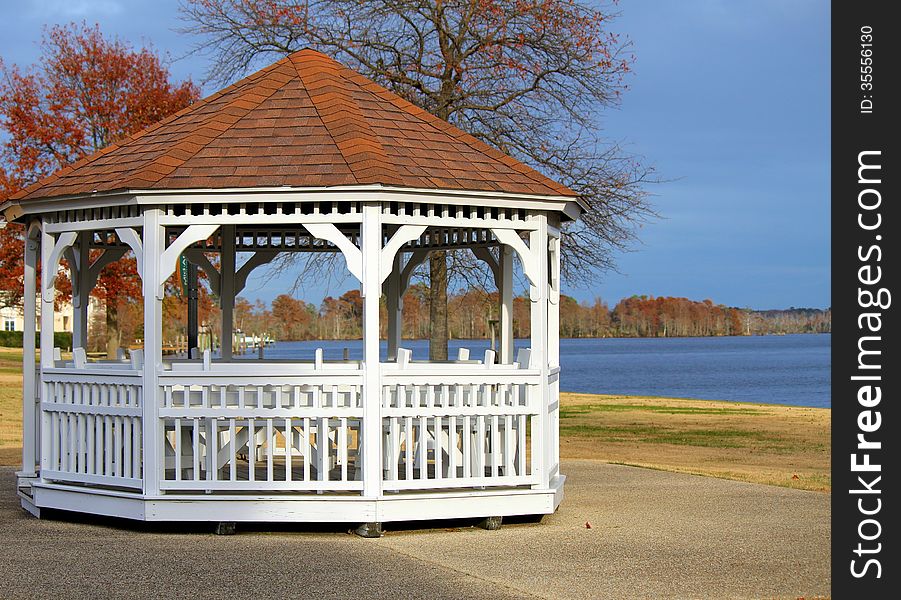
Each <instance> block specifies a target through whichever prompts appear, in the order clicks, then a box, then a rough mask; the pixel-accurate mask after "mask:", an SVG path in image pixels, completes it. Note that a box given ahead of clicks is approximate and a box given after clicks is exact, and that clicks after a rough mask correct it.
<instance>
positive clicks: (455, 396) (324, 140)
mask: <svg viewBox="0 0 901 600" xmlns="http://www.w3.org/2000/svg"><path fill="white" fill-rule="evenodd" d="M0 210H2V211H3V213H4V214H5V216H6V218H7V220H10V221H18V222H20V223H23V224H25V225H26V228H27V241H26V247H25V264H26V268H25V323H26V331H25V337H24V347H25V358H24V363H25V370H24V385H23V396H24V447H23V464H22V470H21V471H20V472H19V473H18V478H17V485H18V490H19V496H20V498H21V502H22V506H23V507H24V508H26V509H27V510H29V511H31V512H32V513H33V514H35V515H37V516H40V513H41V509H44V508H53V509H63V510H70V511H80V512H86V513H94V514H100V515H111V516H116V517H125V518H130V519H139V520H148V521H214V522H220V523H230V522H240V521H306V522H316V521H329V522H334V521H346V522H352V523H359V524H369V525H368V527H366V526H364V527H363V529H362V531H363V532H364V533H365V532H370V533H372V532H377V531H378V530H379V525H378V524H380V523H382V522H389V521H406V520H418V519H436V518H442V519H443V518H458V517H461V518H462V517H466V518H472V517H503V516H507V515H539V514H547V513H551V512H553V511H554V510H555V509H556V507H557V506H558V504H559V503H560V501H561V498H562V494H563V481H564V477H563V475H561V473H560V470H559V453H558V446H559V442H558V415H559V404H558V377H559V370H560V367H559V354H558V321H559V315H558V299H559V272H560V256H559V251H560V227H561V223H563V222H565V221H567V220H572V219H576V218H577V217H578V215H579V214H580V211H581V205H580V204H579V201H578V199H577V198H576V196H575V194H574V193H573V192H572V191H570V190H569V189H567V188H566V187H564V186H562V185H559V184H557V183H555V182H553V181H551V180H549V179H547V178H546V177H544V176H542V175H540V174H539V173H537V172H535V171H534V170H532V169H530V168H529V167H527V166H525V165H523V164H521V163H519V162H518V161H516V160H514V159H512V158H510V157H508V156H506V155H504V154H502V153H500V152H498V151H496V150H494V149H492V148H490V147H489V146H487V145H485V144H483V143H481V142H479V141H478V140H476V139H475V138H473V137H471V136H469V135H467V134H464V133H463V132H461V131H460V130H458V129H456V128H454V127H453V126H451V125H449V124H447V123H446V122H444V121H441V120H439V119H437V118H435V117H433V116H432V115H430V114H428V113H427V112H425V111H423V110H421V109H418V108H416V107H415V106H414V105H412V104H410V103H408V102H406V101H404V100H402V99H401V98H399V97H397V96H396V95H394V94H392V93H390V92H388V91H386V90H385V89H383V88H381V87H379V86H378V85H376V84H374V83H373V82H371V81H369V80H367V79H366V78H364V77H362V76H361V75H359V74H358V73H356V72H354V71H352V70H350V69H348V68H346V67H344V66H342V65H340V64H338V63H336V62H334V61H333V60H332V59H330V58H328V57H326V56H324V55H322V54H319V53H317V52H314V51H310V50H302V51H300V52H297V53H295V54H293V55H291V56H289V57H287V58H285V59H283V60H281V61H279V62H277V63H275V64H273V65H271V66H269V67H267V68H266V69H263V70H262V71H260V72H258V73H256V74H254V75H251V76H250V77H248V78H246V79H244V80H242V81H240V82H238V83H236V84H234V85H232V86H230V87H228V88H226V89H225V90H222V91H220V92H219V93H217V94H215V95H213V96H211V97H209V98H207V99H205V100H203V101H202V102H199V103H197V104H195V105H194V106H192V107H190V108H188V109H186V110H184V111H182V112H180V113H178V114H176V115H174V116H172V117H170V118H168V119H166V120H165V121H163V122H162V123H160V124H158V125H156V126H154V127H151V128H150V129H148V130H145V131H142V132H140V133H138V134H136V135H134V136H132V137H131V138H129V139H127V140H125V141H123V142H121V143H120V144H117V145H114V146H111V147H109V148H107V149H105V150H104V151H102V152H100V153H98V154H95V155H93V156H91V157H88V158H86V159H84V160H82V161H80V162H79V163H76V164H75V165H73V166H72V167H70V168H67V169H65V170H63V171H61V172H60V173H57V174H55V175H53V176H52V177H49V178H48V179H45V180H43V181H41V182H39V183H37V184H35V185H33V186H31V187H29V188H27V189H26V190H24V191H23V192H21V193H19V194H17V195H15V196H13V197H12V198H10V199H9V200H8V201H7V202H5V203H4V204H3V205H2V206H0ZM467 248H468V249H471V250H472V252H473V253H474V254H475V256H476V257H478V258H480V259H481V260H484V261H486V262H487V263H488V265H489V266H490V269H491V271H492V272H493V273H494V278H495V282H496V284H497V287H498V290H499V291H500V298H501V300H500V305H501V306H500V327H499V328H500V340H499V348H498V351H497V353H496V354H495V353H494V352H492V351H488V352H486V353H485V355H484V356H479V357H469V356H467V355H466V353H461V354H460V355H458V356H457V357H455V359H454V360H449V361H446V362H428V361H414V360H411V357H410V352H409V350H406V349H405V348H404V347H403V342H402V340H401V318H400V317H401V310H402V302H401V297H402V295H403V292H404V290H405V289H406V287H407V285H408V283H409V281H410V277H411V274H412V272H413V270H414V269H415V267H416V266H417V265H419V264H421V263H422V262H423V261H424V260H426V259H427V257H428V256H429V253H430V252H431V251H433V250H442V249H448V250H456V249H467ZM98 251H99V252H98ZM128 252H132V253H133V254H134V255H135V256H136V257H137V264H138V270H139V273H140V275H141V278H142V281H143V295H144V311H145V312H144V348H143V351H132V352H131V353H130V356H128V357H127V358H123V359H122V360H120V361H108V360H96V361H95V360H89V359H87V358H86V356H85V352H84V347H85V346H86V336H87V333H86V332H87V322H86V321H87V319H86V306H87V298H88V294H90V292H91V289H92V287H93V285H94V282H95V281H96V279H97V276H98V273H99V271H100V269H102V268H103V267H104V266H105V265H107V264H109V263H110V262H112V261H115V260H118V259H120V258H122V257H123V256H124V255H125V254H126V253H128ZM283 252H333V253H340V254H341V255H343V259H344V260H345V261H346V265H347V270H348V271H349V272H350V274H351V275H352V276H353V277H354V278H356V279H357V280H359V284H360V288H361V291H362V295H363V297H364V316H363V331H364V339H363V359H362V360H344V361H324V360H323V359H322V355H321V353H320V352H318V351H317V352H316V354H315V355H314V356H311V357H309V360H292V361H278V360H246V359H245V360H236V359H235V358H234V357H233V356H232V348H231V339H232V336H231V335H229V332H230V331H231V330H232V322H233V318H232V311H233V306H234V299H235V297H236V295H237V294H238V293H239V292H240V291H241V290H242V289H243V287H244V285H245V282H246V281H247V277H248V274H249V273H250V272H251V271H252V270H253V269H254V268H256V267H257V266H260V265H263V264H265V263H267V262H269V261H271V260H272V259H273V258H274V257H275V256H276V255H278V254H279V253H283ZM211 253H215V254H218V257H219V260H218V261H216V260H213V261H210V260H209V256H210V255H211ZM183 254H184V255H185V256H186V257H187V259H188V260H190V261H191V262H193V263H195V264H197V265H198V266H199V267H200V268H202V269H204V270H205V271H206V273H207V275H208V279H209V281H210V285H211V287H212V289H213V291H214V292H215V293H216V295H217V296H218V297H219V298H220V302H221V309H222V332H223V335H222V347H221V353H220V355H217V356H214V357H212V358H211V357H210V356H209V354H204V355H203V356H201V357H197V356H195V357H193V358H171V359H170V358H169V357H168V356H167V357H165V358H164V356H163V355H162V351H161V344H162V342H161V321H162V313H161V306H162V298H163V295H164V283H165V282H166V281H167V280H168V279H169V277H170V276H171V275H172V274H173V272H174V270H175V269H176V266H177V263H178V261H179V257H180V256H181V255H183ZM239 255H240V256H245V257H249V258H246V260H244V261H243V264H238V258H237V257H238V256H239ZM514 256H515V257H516V263H517V264H518V265H519V267H517V268H521V270H522V275H523V276H524V278H525V279H526V280H527V281H528V283H529V287H530V296H529V297H530V300H531V339H530V340H529V344H528V349H525V350H520V351H519V352H518V353H517V355H516V356H514V346H513V326H512V308H513V291H514V290H513V285H514V277H513V273H514ZM62 258H66V259H67V263H68V265H69V269H70V276H71V279H72V283H73V304H74V306H75V331H74V336H73V346H74V348H73V356H72V359H71V360H62V359H61V356H60V354H59V352H58V351H55V349H54V348H53V310H54V309H53V301H54V296H55V293H56V292H55V287H54V284H55V279H56V276H57V273H58V271H59V268H60V267H59V265H60V260H61V259H62ZM39 261H40V264H41V265H42V277H41V280H40V281H38V279H37V275H36V274H37V267H38V263H39ZM217 262H218V265H215V263H217ZM383 293H384V294H386V296H387V302H388V332H389V333H388V347H389V350H388V358H387V360H386V361H385V362H381V361H380V359H379V300H380V297H381V296H382V294H383ZM37 301H40V302H41V311H40V322H41V329H40V349H41V353H40V365H39V367H38V368H37V369H36V368H35V353H34V350H33V348H34V347H35V343H34V342H35V335H36V332H35V329H34V323H35V315H36V302H37ZM495 521H496V520H495Z"/></svg>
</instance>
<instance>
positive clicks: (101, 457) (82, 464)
mask: <svg viewBox="0 0 901 600" xmlns="http://www.w3.org/2000/svg"><path fill="white" fill-rule="evenodd" d="M40 381H41V457H42V462H41V477H42V478H43V479H44V480H51V481H66V482H78V483H87V484H96V485H101V486H112V487H125V488H139V489H140V488H141V487H142V482H143V469H142V445H141V413H142V407H143V398H142V387H141V383H142V379H141V373H140V371H136V370H128V369H125V368H122V369H119V368H117V369H115V370H113V369H104V368H92V369H76V368H65V367H64V368H46V369H43V370H42V372H41V379H40Z"/></svg>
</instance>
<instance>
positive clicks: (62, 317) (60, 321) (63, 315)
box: [0, 301, 100, 333]
mask: <svg viewBox="0 0 901 600" xmlns="http://www.w3.org/2000/svg"><path fill="white" fill-rule="evenodd" d="M38 306H40V305H38ZM98 308H100V307H99V305H98V304H97V303H96V302H94V301H91V302H89V307H88V318H89V319H90V318H92V316H93V314H94V312H95V311H97V310H98ZM37 312H38V314H37V315H36V317H35V323H36V324H37V325H39V324H40V308H38V311H37ZM73 323H74V309H73V308H72V303H71V302H63V303H61V305H60V307H59V308H57V309H56V310H55V311H54V313H53V330H54V331H68V332H70V333H71V332H72V325H73ZM0 328H2V329H3V331H25V309H24V308H23V307H12V306H5V307H3V308H0Z"/></svg>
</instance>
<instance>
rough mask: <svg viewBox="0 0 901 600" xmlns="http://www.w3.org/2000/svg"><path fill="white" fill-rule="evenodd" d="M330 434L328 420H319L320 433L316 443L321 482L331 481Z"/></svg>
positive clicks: (324, 418)
mask: <svg viewBox="0 0 901 600" xmlns="http://www.w3.org/2000/svg"><path fill="white" fill-rule="evenodd" d="M328 434H329V431H328V418H327V417H323V418H321V419H320V420H319V432H318V433H317V435H316V442H317V445H318V446H319V481H328V479H329V476H328V471H329V469H328V463H329V447H328Z"/></svg>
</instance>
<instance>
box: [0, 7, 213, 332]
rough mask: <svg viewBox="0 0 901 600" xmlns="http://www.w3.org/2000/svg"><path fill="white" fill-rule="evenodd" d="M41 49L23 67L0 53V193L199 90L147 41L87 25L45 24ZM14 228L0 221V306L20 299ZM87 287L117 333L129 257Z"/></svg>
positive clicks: (127, 294)
mask: <svg viewBox="0 0 901 600" xmlns="http://www.w3.org/2000/svg"><path fill="white" fill-rule="evenodd" d="M41 49H42V55H41V60H40V63H39V64H37V65H34V66H32V67H30V68H28V69H24V70H23V69H20V68H19V67H17V66H15V65H5V64H3V63H2V61H0V128H2V130H3V132H4V134H5V136H4V139H3V145H2V146H0V201H2V200H3V199H5V198H7V197H8V196H10V195H11V194H14V193H15V192H17V191H18V190H20V189H22V188H24V187H26V186H28V185H29V184H31V183H33V182H35V181H37V180H39V179H41V178H43V177H46V176H48V175H50V174H51V173H53V172H54V171H57V170H58V169H61V168H63V167H65V166H66V165H67V164H69V163H71V162H73V161H76V160H78V159H80V158H82V157H84V156H87V155H89V154H92V153H94V152H96V151H98V150H100V149H102V148H103V147H105V146H107V145H109V144H110V143H113V142H115V141H116V140H119V139H121V138H123V137H125V136H127V135H130V134H132V133H134V132H136V131H139V130H141V129H144V128H146V127H148V126H149V125H152V124H153V123H155V122H157V121H159V120H160V119H162V118H164V117H166V116H168V115H169V114H172V113H173V112H176V111H178V110H181V109H182V108H184V107H186V106H188V105H189V104H191V103H192V102H193V101H194V100H196V99H197V98H198V97H199V96H200V90H199V88H198V87H197V86H196V85H195V84H194V83H192V82H191V81H184V82H181V83H172V82H170V76H169V71H168V69H167V68H166V67H165V65H164V64H163V62H162V60H161V59H160V57H159V56H158V55H157V54H156V53H155V52H154V50H153V49H152V48H141V49H139V50H135V49H134V48H132V47H131V46H130V45H129V44H127V43H125V42H122V41H119V40H117V39H109V38H106V37H104V36H103V34H102V33H101V31H100V29H99V27H97V26H96V25H95V26H94V27H89V26H88V25H86V24H81V25H78V24H74V23H73V24H69V25H67V26H55V27H52V28H49V29H47V30H46V31H45V34H44V39H43V42H42V44H41ZM22 233H23V232H22V228H21V227H19V226H16V225H14V224H10V225H9V226H7V227H6V228H5V229H0V290H2V291H0V305H10V306H15V305H19V304H21V296H22V268H23V265H22ZM59 279H60V281H61V285H62V286H65V285H66V283H67V282H66V281H65V278H64V277H62V276H61V277H60V278H59ZM92 294H93V295H94V296H95V297H96V298H98V299H100V300H102V301H104V302H105V303H106V306H107V315H108V316H107V326H108V333H110V334H112V335H111V336H110V337H115V338H117V339H116V341H118V331H117V329H118V328H117V326H116V323H115V318H116V315H115V313H116V312H117V309H118V306H119V304H120V303H121V302H124V301H129V300H136V299H138V298H140V280H139V277H138V274H137V270H136V264H135V259H134V258H133V257H132V258H124V259H122V260H119V261H117V262H115V263H112V264H110V265H109V266H107V267H106V268H105V269H104V270H103V271H102V272H101V274H100V278H99V280H98V282H97V286H96V287H95V288H94V291H93V292H92ZM111 317H112V319H113V320H112V321H110V318H111ZM110 328H112V329H110Z"/></svg>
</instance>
